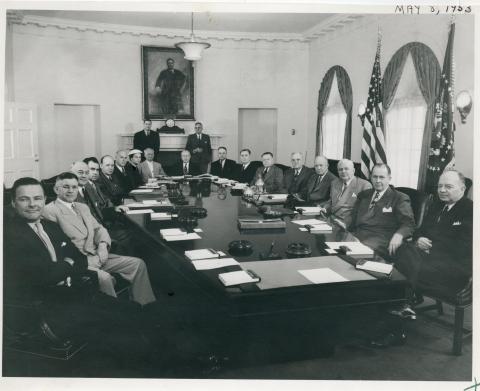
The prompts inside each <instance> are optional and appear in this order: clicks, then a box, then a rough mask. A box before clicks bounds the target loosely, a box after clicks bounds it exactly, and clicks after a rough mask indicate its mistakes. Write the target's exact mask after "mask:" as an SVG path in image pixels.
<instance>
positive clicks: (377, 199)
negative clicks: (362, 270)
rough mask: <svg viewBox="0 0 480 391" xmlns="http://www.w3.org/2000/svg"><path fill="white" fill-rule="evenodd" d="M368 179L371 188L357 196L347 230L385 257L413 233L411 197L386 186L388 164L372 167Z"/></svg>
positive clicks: (388, 180)
mask: <svg viewBox="0 0 480 391" xmlns="http://www.w3.org/2000/svg"><path fill="white" fill-rule="evenodd" d="M370 178H371V181H372V185H373V189H369V190H364V191H362V192H361V193H359V194H358V196H357V202H356V204H355V207H354V211H353V215H352V223H351V224H350V226H349V227H348V228H349V231H350V232H351V233H352V234H353V235H354V236H355V237H356V238H357V239H359V240H360V241H361V242H362V243H363V244H365V245H367V246H368V247H370V248H372V249H373V250H375V251H376V252H377V253H378V254H379V255H380V256H383V257H386V258H388V257H389V256H390V257H391V256H393V255H394V254H395V252H396V251H397V249H398V248H399V247H400V246H401V244H402V243H403V240H404V239H406V238H409V237H410V236H411V235H412V234H413V230H414V228H415V219H414V217H413V211H412V206H411V205H410V198H409V197H408V196H407V195H406V194H403V193H401V192H399V191H397V190H395V189H393V188H392V187H390V186H389V184H390V181H391V178H392V177H391V170H390V167H389V166H388V165H386V164H376V165H375V166H373V169H372V172H371V175H370Z"/></svg>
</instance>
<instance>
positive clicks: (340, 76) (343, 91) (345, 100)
mask: <svg viewBox="0 0 480 391" xmlns="http://www.w3.org/2000/svg"><path fill="white" fill-rule="evenodd" d="M335 75H336V76H337V83H338V91H339V93H340V98H341V100H342V105H343V108H344V109H345V112H346V113H347V119H346V121H345V137H344V138H343V157H345V158H348V159H349V158H350V155H351V140H352V101H353V98H352V84H351V83H350V77H349V76H348V73H347V71H346V70H345V69H344V68H343V67H341V66H340V65H335V66H333V67H331V68H330V69H329V70H328V71H327V73H326V74H325V76H324V77H323V80H322V84H321V85H320V90H319V91H318V106H317V109H318V117H317V147H316V155H319V154H320V153H321V151H322V150H323V145H322V144H323V130H322V116H323V114H324V111H325V107H326V105H327V102H328V97H329V96H330V90H331V89H332V81H333V77H334V76H335Z"/></svg>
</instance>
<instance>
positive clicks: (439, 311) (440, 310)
mask: <svg viewBox="0 0 480 391" xmlns="http://www.w3.org/2000/svg"><path fill="white" fill-rule="evenodd" d="M435 305H436V306H437V312H438V315H443V305H442V302H441V301H440V300H435Z"/></svg>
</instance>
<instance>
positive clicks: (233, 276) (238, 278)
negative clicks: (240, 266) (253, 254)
mask: <svg viewBox="0 0 480 391" xmlns="http://www.w3.org/2000/svg"><path fill="white" fill-rule="evenodd" d="M218 278H219V280H220V281H221V282H222V283H223V285H225V286H232V285H239V284H245V283H249V282H259V281H260V278H259V277H257V276H255V275H254V274H253V273H252V272H250V271H247V270H238V271H236V272H230V273H221V274H219V275H218Z"/></svg>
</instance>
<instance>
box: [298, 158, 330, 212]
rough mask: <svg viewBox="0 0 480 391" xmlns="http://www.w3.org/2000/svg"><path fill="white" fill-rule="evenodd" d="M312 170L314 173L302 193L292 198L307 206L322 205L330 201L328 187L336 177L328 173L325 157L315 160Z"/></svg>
mask: <svg viewBox="0 0 480 391" xmlns="http://www.w3.org/2000/svg"><path fill="white" fill-rule="evenodd" d="M314 168H315V173H314V174H313V175H312V176H311V177H310V178H309V179H308V182H307V184H306V186H305V187H304V189H303V191H301V192H300V193H296V194H294V197H295V198H296V199H297V200H298V201H305V202H306V203H307V204H323V203H325V202H327V201H328V200H329V199H330V187H331V184H332V181H334V180H335V179H337V177H336V176H335V175H333V174H332V173H331V172H330V171H328V160H327V158H326V157H325V156H317V157H316V158H315V161H314Z"/></svg>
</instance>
